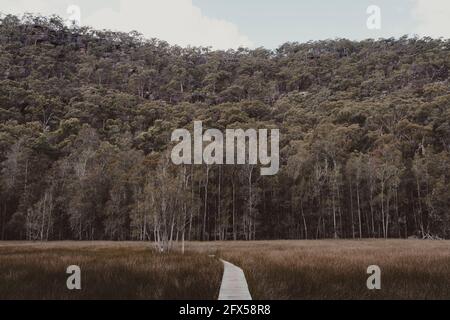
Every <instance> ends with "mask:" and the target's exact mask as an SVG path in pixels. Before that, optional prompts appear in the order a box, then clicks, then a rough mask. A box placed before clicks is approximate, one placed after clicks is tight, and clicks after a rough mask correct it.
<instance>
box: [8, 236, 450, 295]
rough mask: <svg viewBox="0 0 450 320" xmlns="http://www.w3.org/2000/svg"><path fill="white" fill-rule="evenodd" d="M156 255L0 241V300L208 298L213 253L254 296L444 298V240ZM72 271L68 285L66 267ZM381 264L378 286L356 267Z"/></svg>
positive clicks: (230, 247)
mask: <svg viewBox="0 0 450 320" xmlns="http://www.w3.org/2000/svg"><path fill="white" fill-rule="evenodd" d="M187 249H188V251H187V253H186V254H185V255H184V256H182V255H181V254H179V253H171V254H168V255H162V254H159V253H156V252H154V251H153V250H152V249H151V245H150V244H148V243H131V242H125V243H117V242H92V243H85V242H81V243H80V242H57V243H45V244H39V243H31V244H30V243H22V242H21V243H14V242H6V243H5V242H4V243H1V242H0V299H201V300H202V299H216V298H217V296H218V290H219V287H220V279H221V274H222V270H223V269H222V265H221V263H220V262H219V261H218V260H217V259H214V258H211V257H209V255H210V254H214V255H215V256H216V257H221V258H223V259H225V260H228V261H230V262H232V263H234V264H236V265H238V266H240V267H242V269H243V270H244V272H245V275H246V277H247V281H248V283H249V288H250V292H251V294H252V296H253V298H254V299H450V242H449V241H419V240H388V241H384V240H362V241H347V240H337V241H334V240H323V241H260V242H207V243H200V242H193V243H188V244H187ZM71 264H75V265H79V266H80V267H81V270H82V288H83V289H82V290H81V291H69V290H67V289H66V286H65V283H66V278H67V276H68V275H67V274H65V268H66V267H67V266H68V265H71ZM374 264H375V265H378V266H379V267H380V268H381V272H382V274H381V284H382V285H381V290H368V289H367V287H366V279H367V277H368V276H369V275H367V273H366V269H367V267H368V266H369V265H374Z"/></svg>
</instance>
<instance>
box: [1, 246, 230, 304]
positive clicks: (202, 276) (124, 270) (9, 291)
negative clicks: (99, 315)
mask: <svg viewBox="0 0 450 320" xmlns="http://www.w3.org/2000/svg"><path fill="white" fill-rule="evenodd" d="M69 265H78V266H80V268H81V272H82V277H81V287H82V290H72V291H71V290H68V289H67V287H66V279H67V277H68V276H69V275H68V274H66V273H65V272H66V268H67V267H68V266H69ZM222 270H223V267H222V264H221V263H220V262H219V261H217V260H214V259H211V258H210V257H208V256H204V255H202V254H199V253H195V252H189V253H187V254H185V255H184V256H182V255H181V254H179V253H172V254H167V255H166V254H164V255H163V254H160V253H157V252H156V251H154V250H153V249H152V247H151V245H150V244H148V243H113V242H104V243H103V242H101V243H98V242H95V243H86V242H61V243H60V242H58V243H45V244H27V243H1V242H0V299H199V300H203V299H216V298H217V296H218V293H219V286H220V281H221V276H222Z"/></svg>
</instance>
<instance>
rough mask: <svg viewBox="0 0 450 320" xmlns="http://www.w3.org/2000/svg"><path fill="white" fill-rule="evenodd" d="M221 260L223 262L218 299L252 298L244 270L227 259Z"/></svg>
mask: <svg viewBox="0 0 450 320" xmlns="http://www.w3.org/2000/svg"><path fill="white" fill-rule="evenodd" d="M221 261H222V262H223V266H224V270H223V277H222V284H221V285H220V292H219V300H252V296H251V295H250V291H248V285H247V280H245V275H244V271H242V269H241V268H239V267H237V266H235V265H234V264H232V263H229V262H228V261H224V260H221Z"/></svg>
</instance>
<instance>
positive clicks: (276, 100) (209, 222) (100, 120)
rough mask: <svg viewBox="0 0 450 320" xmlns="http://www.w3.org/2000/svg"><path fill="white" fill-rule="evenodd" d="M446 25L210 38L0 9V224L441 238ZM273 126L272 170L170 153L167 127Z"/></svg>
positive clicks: (58, 230)
mask: <svg viewBox="0 0 450 320" xmlns="http://www.w3.org/2000/svg"><path fill="white" fill-rule="evenodd" d="M449 72H450V41H449V40H443V39H440V40H439V39H431V38H424V39H418V38H407V37H403V38H400V39H380V40H376V41H375V40H365V41H360V42H353V41H349V40H344V39H337V40H329V41H316V42H309V43H303V44H300V43H285V44H283V45H281V46H280V47H279V48H278V49H276V50H266V49H263V48H258V49H254V50H249V49H238V50H229V51H213V50H211V49H208V48H181V47H178V46H171V45H169V44H167V43H166V42H164V41H160V40H156V39H151V40H146V39H143V38H142V37H141V36H140V35H139V34H138V33H129V34H125V33H116V32H110V31H98V30H92V29H89V28H85V27H83V28H75V27H74V28H67V27H65V25H64V23H63V21H62V20H61V19H59V18H56V17H49V18H43V17H34V16H28V17H26V18H24V19H22V20H19V19H18V18H17V17H14V16H4V17H2V18H1V20H0V169H1V174H0V239H1V240H6V239H27V240H61V239H76V240H98V239H111V240H127V239H133V240H147V239H150V240H154V239H156V240H160V242H162V243H163V244H164V245H169V242H170V239H174V240H180V239H186V240H187V239H190V240H232V239H244V240H253V239H316V238H359V237H363V238H370V237H379V238H382V237H386V238H388V237H399V238H406V237H411V236H417V237H420V238H422V237H430V236H431V237H441V238H450V188H449V186H450V82H449V75H450V74H449ZM194 120H202V121H203V126H204V127H211V128H217V129H225V128H244V129H245V128H279V129H280V132H281V141H280V153H281V154H280V164H281V169H280V172H279V173H278V174H277V175H276V176H266V177H261V176H260V175H259V170H256V168H255V167H254V166H250V165H236V166H234V165H224V166H213V165H210V166H206V165H195V166H194V165H193V166H174V165H172V164H171V163H170V159H169V158H168V152H167V150H168V149H169V146H170V135H171V132H172V131H173V130H174V129H177V128H188V129H192V124H193V121H194Z"/></svg>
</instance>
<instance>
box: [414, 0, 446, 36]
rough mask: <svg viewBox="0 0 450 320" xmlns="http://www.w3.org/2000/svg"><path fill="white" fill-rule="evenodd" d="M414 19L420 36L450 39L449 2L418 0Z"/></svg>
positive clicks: (442, 0) (443, 0) (444, 0)
mask: <svg viewBox="0 0 450 320" xmlns="http://www.w3.org/2000/svg"><path fill="white" fill-rule="evenodd" d="M413 17H414V19H415V20H416V21H417V28H416V33H417V34H418V35H419V36H429V37H435V38H439V37H444V38H450V1H449V0H416V2H415V5H414V8H413Z"/></svg>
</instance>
